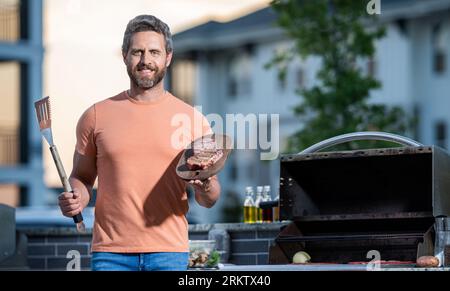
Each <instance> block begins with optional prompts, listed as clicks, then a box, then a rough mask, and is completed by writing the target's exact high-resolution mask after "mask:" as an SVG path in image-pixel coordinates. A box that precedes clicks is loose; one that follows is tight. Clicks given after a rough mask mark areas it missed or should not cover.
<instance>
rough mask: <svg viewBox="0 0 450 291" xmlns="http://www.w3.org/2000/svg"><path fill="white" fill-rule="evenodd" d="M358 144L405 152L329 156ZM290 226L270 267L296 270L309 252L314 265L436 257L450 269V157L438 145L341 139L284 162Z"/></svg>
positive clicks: (284, 202)
mask: <svg viewBox="0 0 450 291" xmlns="http://www.w3.org/2000/svg"><path fill="white" fill-rule="evenodd" d="M354 140H385V141H391V142H395V143H398V144H400V145H402V146H401V147H396V148H380V149H367V150H354V151H331V152H324V151H322V150H324V149H326V148H328V147H330V146H334V145H338V144H341V143H344V142H349V141H354ZM279 206H280V218H281V220H290V221H291V222H290V223H289V224H288V225H286V226H285V227H283V228H282V229H281V231H280V233H279V234H278V236H277V237H276V239H275V240H274V243H273V245H272V246H271V247H270V250H269V263H270V264H289V263H292V258H293V256H294V254H295V253H296V252H298V251H305V252H307V253H308V254H309V255H310V256H311V263H338V264H350V263H355V264H356V263H367V262H368V253H369V251H372V250H375V251H378V252H379V255H380V258H379V260H381V262H385V263H389V262H394V261H395V262H400V263H401V262H403V263H405V264H407V263H414V262H415V261H416V259H417V258H418V257H420V256H424V255H434V256H437V257H438V258H439V260H440V265H441V266H448V265H449V264H450V228H449V223H450V221H449V219H448V218H447V217H448V216H449V214H450V156H449V154H448V153H447V152H446V151H445V150H443V149H441V148H439V147H437V146H424V145H422V144H420V143H418V142H416V141H414V140H411V139H408V138H405V137H402V136H398V135H393V134H389V133H383V132H357V133H351V134H346V135H342V136H337V137H334V138H331V139H328V140H325V141H323V142H320V143H318V144H315V145H313V146H312V147H310V148H308V149H306V150H304V151H303V152H301V153H298V154H290V155H284V156H282V157H281V159H280V200H279Z"/></svg>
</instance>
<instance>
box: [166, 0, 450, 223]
mask: <svg viewBox="0 0 450 291" xmlns="http://www.w3.org/2000/svg"><path fill="white" fill-rule="evenodd" d="M381 3H382V6H381V15H380V19H381V21H382V22H384V23H385V24H386V26H387V34H386V37H385V38H383V39H381V40H380V41H379V42H378V43H377V53H376V56H375V57H374V59H373V60H372V61H371V62H368V63H367V64H365V65H366V66H367V70H368V71H370V72H371V73H373V74H374V75H375V77H376V78H377V79H379V80H380V81H381V83H382V85H383V87H382V88H381V89H380V90H377V91H374V92H373V94H372V96H371V97H372V98H371V102H377V103H386V104H390V105H400V106H402V107H403V108H404V109H405V110H406V111H408V112H410V113H413V114H415V115H416V116H417V117H418V120H419V124H418V126H417V130H416V132H415V133H414V136H411V137H412V138H414V139H416V140H418V141H420V142H422V143H424V144H436V145H440V146H442V147H446V148H450V141H449V139H448V135H449V129H448V124H449V123H450V62H449V56H450V0H426V1H425V0H382V1H381ZM275 19H276V14H275V13H274V12H273V11H272V10H271V9H270V8H266V9H262V10H259V11H256V12H254V13H252V14H249V15H246V16H244V17H241V18H238V19H235V20H233V21H230V22H227V23H219V22H214V21H210V22H207V23H205V24H202V25H199V26H196V27H193V28H191V29H189V30H186V31H183V32H180V33H178V34H176V35H175V36H174V51H175V61H174V64H173V67H172V70H171V75H170V76H171V80H170V85H171V90H172V91H173V92H174V94H175V95H177V96H179V97H181V98H184V99H186V100H187V101H189V102H192V103H193V104H196V105H201V106H202V111H203V113H204V114H205V115H207V114H210V113H217V114H220V115H221V116H223V117H225V115H226V114H230V113H242V114H244V115H246V114H248V113H256V114H260V113H261V114H279V116H280V147H281V149H283V147H284V146H285V142H286V138H287V137H288V136H289V135H291V134H292V133H294V132H295V131H297V130H298V129H299V127H300V126H301V124H299V121H298V120H297V119H296V118H295V116H294V115H293V111H292V108H293V106H295V105H297V104H298V103H299V102H300V98H299V96H298V95H296V94H295V89H296V88H298V87H299V86H300V87H308V86H311V85H312V84H313V83H314V82H315V72H316V71H317V67H318V62H319V60H317V59H312V58H310V59H307V60H305V61H299V60H297V61H295V62H293V64H292V65H291V66H290V67H289V71H288V74H287V79H286V81H285V82H281V81H280V80H279V79H278V77H277V71H276V70H275V69H269V70H267V69H265V68H264V66H265V64H267V63H268V62H269V61H270V60H271V58H272V57H273V55H274V52H276V51H277V50H280V49H283V48H286V47H289V45H290V44H291V41H290V40H289V39H288V38H286V36H285V35H284V33H283V31H282V30H281V29H280V28H278V27H276V26H274V21H275ZM227 130H229V129H227ZM219 177H220V181H221V184H222V190H223V191H222V193H223V194H222V195H223V196H222V199H221V200H220V202H219V203H218V206H216V207H215V208H213V210H200V209H198V212H197V209H196V210H195V211H196V213H197V215H198V218H199V220H200V221H206V220H211V221H223V220H224V216H223V211H218V210H217V209H222V208H223V207H226V205H227V203H229V205H232V204H235V203H238V202H236V201H235V200H233V197H234V196H233V195H232V193H233V192H234V193H236V195H237V199H238V200H239V203H242V202H243V198H244V188H245V186H247V185H264V184H270V185H271V186H272V189H273V196H275V195H276V193H277V191H278V179H279V160H273V161H270V162H265V161H260V160H259V152H258V151H256V150H235V151H234V152H233V154H232V155H231V156H230V159H229V161H228V162H227V166H226V168H225V169H224V170H223V171H222V172H221V173H220V175H219Z"/></svg>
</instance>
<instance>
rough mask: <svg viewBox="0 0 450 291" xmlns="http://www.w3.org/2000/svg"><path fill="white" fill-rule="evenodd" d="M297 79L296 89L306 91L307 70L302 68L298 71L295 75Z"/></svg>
mask: <svg viewBox="0 0 450 291" xmlns="http://www.w3.org/2000/svg"><path fill="white" fill-rule="evenodd" d="M295 78H296V80H295V81H296V88H298V89H305V86H306V73H305V69H304V68H303V67H300V68H298V69H297V72H296V74H295Z"/></svg>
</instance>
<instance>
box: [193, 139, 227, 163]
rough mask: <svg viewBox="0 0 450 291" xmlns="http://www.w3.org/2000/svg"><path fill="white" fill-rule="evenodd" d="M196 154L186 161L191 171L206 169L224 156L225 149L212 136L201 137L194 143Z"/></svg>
mask: <svg viewBox="0 0 450 291" xmlns="http://www.w3.org/2000/svg"><path fill="white" fill-rule="evenodd" d="M193 152H194V154H193V155H192V156H191V157H189V158H188V159H187V161H186V163H187V166H188V168H189V169H190V170H191V171H195V170H206V169H207V168H209V167H210V166H212V165H214V164H215V163H216V162H217V161H218V160H219V159H220V158H221V157H222V156H223V151H222V150H221V149H219V148H217V144H216V142H215V140H214V139H212V138H211V137H205V138H200V139H198V140H196V141H195V142H194V144H193Z"/></svg>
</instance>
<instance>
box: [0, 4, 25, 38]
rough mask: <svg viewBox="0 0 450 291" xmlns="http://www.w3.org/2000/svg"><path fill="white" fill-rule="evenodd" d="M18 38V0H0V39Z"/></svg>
mask: <svg viewBox="0 0 450 291" xmlns="http://www.w3.org/2000/svg"><path fill="white" fill-rule="evenodd" d="M19 38H20V3H19V0H0V40H1V41H17V40H18V39H19Z"/></svg>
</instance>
